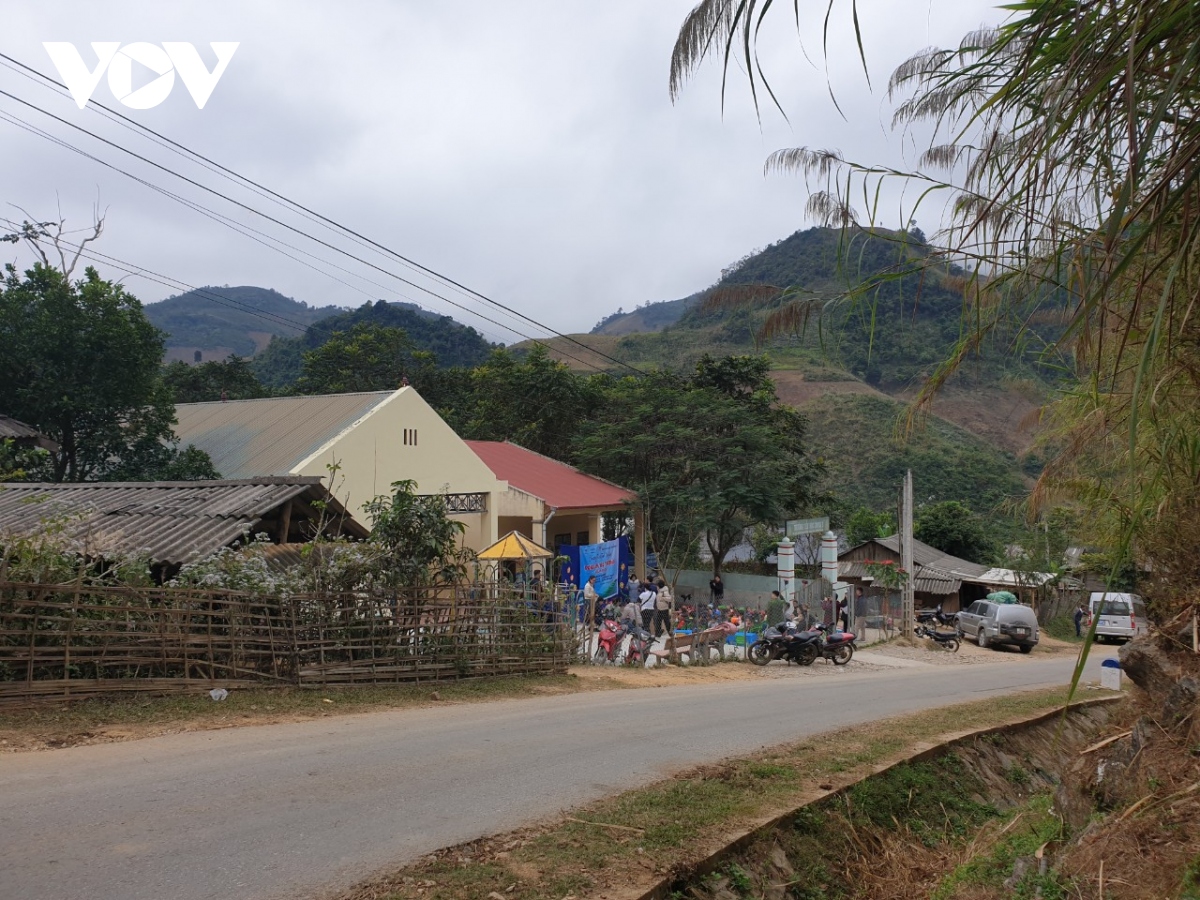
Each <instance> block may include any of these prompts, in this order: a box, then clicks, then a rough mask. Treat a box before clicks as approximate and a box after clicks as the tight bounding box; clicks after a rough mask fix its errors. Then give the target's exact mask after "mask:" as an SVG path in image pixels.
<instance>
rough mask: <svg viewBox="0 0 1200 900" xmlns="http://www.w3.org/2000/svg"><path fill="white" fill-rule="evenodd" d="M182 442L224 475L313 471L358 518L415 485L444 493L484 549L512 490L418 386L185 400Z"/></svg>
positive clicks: (179, 429) (498, 531)
mask: <svg viewBox="0 0 1200 900" xmlns="http://www.w3.org/2000/svg"><path fill="white" fill-rule="evenodd" d="M175 414H176V417H177V418H178V420H179V424H178V425H177V426H176V427H175V433H176V434H177V435H178V436H179V442H180V445H181V446H187V445H188V444H194V445H195V446H196V447H197V448H198V449H200V450H203V451H204V452H205V453H207V454H208V455H209V457H210V458H211V459H212V461H213V465H214V466H215V467H216V469H217V471H218V472H219V473H220V474H221V477H223V478H238V479H242V478H256V477H261V476H265V475H309V476H317V477H320V478H323V479H324V480H325V484H326V485H327V486H328V487H329V490H330V492H331V493H332V494H333V495H334V496H335V497H337V498H338V500H339V501H340V502H341V504H342V505H343V506H344V507H345V508H346V509H347V510H349V511H350V512H351V513H352V514H353V515H355V516H356V517H357V518H358V519H359V520H360V521H362V522H364V523H366V524H368V525H369V524H370V523H369V520H368V517H367V516H366V515H365V514H364V513H363V511H362V510H363V504H365V503H368V502H369V501H371V500H372V499H374V498H375V497H377V496H380V495H382V494H390V493H391V492H392V484H393V483H395V482H398V481H412V482H414V483H415V484H416V492H417V493H418V494H421V495H443V494H444V495H445V496H446V504H447V509H448V511H449V513H450V514H451V516H452V517H453V518H455V519H457V520H459V521H461V522H462V523H463V524H464V525H465V526H466V532H465V534H464V543H465V545H466V546H467V547H468V548H469V549H471V550H476V551H478V550H482V549H483V548H484V547H487V546H488V545H490V544H491V543H493V542H494V541H495V540H496V539H497V538H498V537H499V536H500V535H502V534H504V532H505V529H503V528H501V527H500V526H499V525H498V524H497V518H498V515H499V500H500V498H501V497H502V496H503V495H504V494H505V491H506V489H507V485H506V484H505V483H504V482H503V481H502V480H501V479H499V478H497V477H496V476H495V475H494V474H493V473H492V470H491V469H489V468H488V467H487V466H486V465H484V463H483V462H482V461H481V460H480V459H479V457H478V456H476V455H475V454H474V453H473V452H472V451H471V448H470V447H468V446H467V444H466V443H465V442H464V441H463V440H462V438H460V437H459V436H458V435H457V434H455V432H454V430H453V429H452V428H451V427H450V426H449V425H447V424H446V423H445V422H444V421H443V420H442V418H441V416H439V415H438V414H437V412H435V411H434V409H433V408H432V407H431V406H430V405H429V404H428V403H426V402H425V400H424V399H423V398H422V397H421V395H420V394H418V393H417V392H416V390H414V389H413V388H412V387H410V386H405V387H401V388H400V389H399V390H395V391H371V392H364V393H355V394H330V395H317V396H298V397H271V398H266V399H261V400H228V401H217V402H211V403H181V404H179V405H178V406H176V408H175Z"/></svg>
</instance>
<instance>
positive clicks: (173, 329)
mask: <svg viewBox="0 0 1200 900" xmlns="http://www.w3.org/2000/svg"><path fill="white" fill-rule="evenodd" d="M145 310H146V318H148V319H149V320H150V321H151V323H153V324H154V326H155V327H156V328H158V329H160V330H161V331H163V332H165V333H166V335H167V341H166V343H167V350H168V355H169V356H170V357H173V358H177V359H184V361H186V362H191V361H192V354H193V353H194V352H195V351H196V350H199V351H200V352H201V356H202V358H203V359H204V360H206V361H207V360H211V359H220V358H223V357H224V356H227V355H229V354H231V353H233V354H236V355H238V356H252V355H253V354H254V353H256V352H257V351H258V350H260V349H262V348H263V347H265V346H266V345H267V344H268V343H269V342H270V340H271V338H272V337H273V336H275V335H282V336H289V337H290V336H295V335H298V334H300V333H302V332H303V330H304V329H305V328H306V327H307V326H309V325H311V324H313V323H314V322H318V321H320V320H321V319H324V318H326V317H328V316H332V315H334V314H336V313H339V312H342V310H341V309H340V308H339V307H336V306H324V307H315V306H309V305H308V304H307V303H301V302H299V301H297V300H293V299H291V298H290V297H285V296H283V294H281V293H279V292H278V291H273V290H271V289H269V288H261V287H253V286H243V287H205V288H200V289H198V290H195V291H188V292H187V293H186V294H179V295H177V296H175V297H168V298H167V299H166V300H162V301H160V302H158V303H150V304H147V305H146V307H145ZM172 350H174V351H175V352H174V353H171V352H170V351H172Z"/></svg>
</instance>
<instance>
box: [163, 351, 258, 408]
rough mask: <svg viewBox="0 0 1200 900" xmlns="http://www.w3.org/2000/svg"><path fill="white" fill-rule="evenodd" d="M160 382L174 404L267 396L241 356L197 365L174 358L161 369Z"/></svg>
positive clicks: (248, 364)
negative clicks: (165, 386)
mask: <svg viewBox="0 0 1200 900" xmlns="http://www.w3.org/2000/svg"><path fill="white" fill-rule="evenodd" d="M163 381H165V382H166V385H167V389H168V390H169V391H170V392H171V397H172V399H173V400H174V401H175V402H176V403H204V402H208V401H216V400H253V399H256V398H258V397H266V396H267V389H266V388H265V387H263V385H262V384H261V383H260V382H259V380H258V378H257V377H256V376H255V374H254V370H253V369H252V368H251V367H250V361H249V360H247V359H245V358H244V357H241V356H231V357H229V358H228V359H225V360H222V361H220V362H217V361H212V362H206V363H200V365H197V366H189V365H188V364H187V363H185V362H181V361H179V360H176V361H175V362H173V363H170V364H169V365H168V366H167V367H166V368H165V369H164V370H163Z"/></svg>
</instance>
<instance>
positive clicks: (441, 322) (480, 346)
mask: <svg viewBox="0 0 1200 900" xmlns="http://www.w3.org/2000/svg"><path fill="white" fill-rule="evenodd" d="M356 325H378V326H382V327H386V328H402V329H404V331H405V332H406V333H407V334H408V337H409V340H411V341H412V344H413V346H414V347H415V348H417V349H418V350H422V351H426V352H429V353H432V354H433V355H434V357H435V358H436V360H437V365H438V366H439V367H440V368H449V367H451V366H463V367H467V368H470V367H473V366H477V365H480V364H481V363H483V362H484V361H485V360H486V359H487V357H488V354H489V353H490V352H491V351H492V350H493V349H495V347H496V346H497V345H495V344H492V343H490V342H488V341H487V340H486V339H485V338H484V337H483V336H482V335H481V334H480V333H479V332H477V331H476V330H475V329H474V328H471V327H469V326H466V325H462V324H460V323H458V322H456V321H454V319H452V318H450V317H449V316H439V315H437V314H436V313H432V312H429V311H428V310H424V309H421V308H420V307H418V306H415V305H413V304H410V303H387V302H385V301H383V300H379V301H378V302H376V303H365V304H363V305H362V306H360V307H359V308H358V309H355V310H343V311H340V312H338V313H337V315H334V316H330V317H329V318H325V319H322V320H321V322H320V323H319V324H316V325H313V326H311V327H310V328H309V329H308V330H307V331H305V332H304V334H303V335H301V336H299V337H276V338H275V339H274V340H272V341H271V343H270V345H269V346H268V347H267V348H266V349H265V350H263V351H262V352H261V353H260V354H258V355H257V356H255V357H254V359H253V361H252V366H253V368H254V371H255V374H257V375H258V378H259V380H260V381H261V382H262V383H263V384H264V385H266V386H267V387H269V388H272V389H275V390H278V389H281V388H287V387H290V386H291V385H293V384H295V382H296V380H297V379H298V378H299V377H300V373H301V370H302V369H303V366H304V353H305V351H308V350H315V349H316V348H318V347H320V346H322V345H323V344H324V343H325V342H326V341H328V340H329V338H330V336H331V335H333V333H334V332H339V331H340V332H347V331H350V330H351V329H352V328H353V327H354V326H356Z"/></svg>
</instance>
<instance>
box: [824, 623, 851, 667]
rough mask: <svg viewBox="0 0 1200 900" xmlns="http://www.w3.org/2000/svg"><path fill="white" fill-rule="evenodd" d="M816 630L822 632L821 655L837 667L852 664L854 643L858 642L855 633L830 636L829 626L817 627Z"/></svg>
mask: <svg viewBox="0 0 1200 900" xmlns="http://www.w3.org/2000/svg"><path fill="white" fill-rule="evenodd" d="M816 628H817V630H818V631H819V632H821V642H820V647H819V652H820V655H821V656H822V657H823V658H825V659H828V660H830V661H831V662H832V663H833V664H834V665H835V666H844V665H845V664H846V663H848V662H850V660H851V659H852V658H853V657H854V642H855V641H857V640H858V637H857V636H856V635H855V634H854V632H852V631H835V632H833V633H832V634H830V633H829V627H828V626H827V625H817V626H816Z"/></svg>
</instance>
